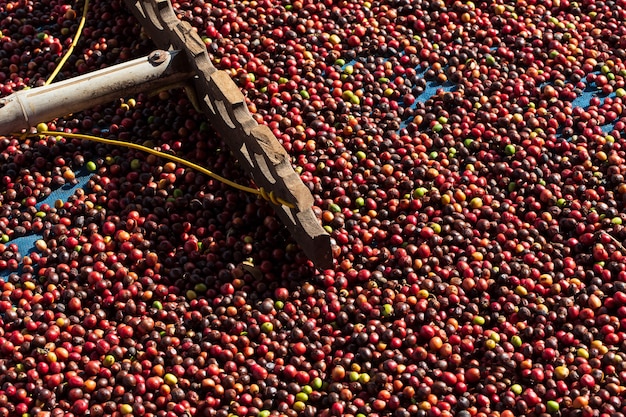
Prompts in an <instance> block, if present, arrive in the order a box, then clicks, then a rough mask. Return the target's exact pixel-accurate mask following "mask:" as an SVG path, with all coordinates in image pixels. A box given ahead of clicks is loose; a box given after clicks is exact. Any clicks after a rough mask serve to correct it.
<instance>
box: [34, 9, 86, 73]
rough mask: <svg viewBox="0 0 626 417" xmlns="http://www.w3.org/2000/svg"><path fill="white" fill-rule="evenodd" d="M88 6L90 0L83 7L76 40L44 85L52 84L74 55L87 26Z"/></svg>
mask: <svg viewBox="0 0 626 417" xmlns="http://www.w3.org/2000/svg"><path fill="white" fill-rule="evenodd" d="M88 7H89V0H85V7H84V8H83V15H82V16H81V18H80V22H79V23H78V30H77V31H76V36H75V37H74V40H73V41H72V43H71V44H70V47H69V49H68V50H67V52H65V55H63V58H61V61H59V65H57V67H56V68H55V70H54V71H53V72H52V74H51V75H50V77H48V79H47V80H46V82H45V84H44V85H48V84H50V83H51V82H52V80H54V79H55V78H56V76H57V75H58V74H59V72H60V71H61V69H62V68H63V66H64V65H65V62H66V61H67V60H68V58H69V57H70V55H72V53H73V52H74V48H75V47H76V44H77V43H78V39H80V35H81V34H82V32H83V27H84V26H85V21H86V20H87V8H88Z"/></svg>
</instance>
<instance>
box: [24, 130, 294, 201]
mask: <svg viewBox="0 0 626 417" xmlns="http://www.w3.org/2000/svg"><path fill="white" fill-rule="evenodd" d="M55 133H58V135H59V136H62V137H66V138H70V139H83V140H89V141H92V142H99V143H104V144H107V145H116V146H123V147H126V148H131V149H135V150H138V151H142V152H146V153H148V154H151V155H154V156H158V157H160V158H163V159H169V160H170V161H174V162H178V163H179V164H182V165H186V166H188V167H190V168H193V169H195V170H197V171H200V172H201V173H203V174H205V175H207V176H209V177H211V178H213V179H216V180H218V181H220V182H223V183H224V184H227V185H230V186H231V187H233V188H236V189H238V190H241V191H245V192H247V193H252V194H256V195H258V196H260V197H261V198H263V199H264V200H267V201H269V202H270V203H273V204H275V205H281V204H282V205H283V206H286V207H289V208H294V207H295V205H294V204H292V203H290V202H288V201H286V200H284V199H282V198H280V197H278V196H276V195H275V194H274V191H270V192H267V191H266V190H265V189H264V188H263V187H260V188H258V189H256V188H250V187H246V186H244V185H240V184H237V183H236V182H233V181H231V180H228V179H226V178H224V177H222V176H220V175H218V174H216V173H214V172H213V171H210V170H208V169H207V168H204V167H203V166H200V165H198V164H195V163H193V162H190V161H187V160H186V159H183V158H180V157H178V156H175V155H170V154H167V153H164V152H161V151H157V150H156V149H152V148H148V147H146V146H143V145H138V144H136V143H132V142H123V141H119V140H115V139H105V138H100V137H97V136H92V135H85V134H82V133H63V132H53V131H50V132H48V131H41V132H39V133H35V134H26V135H20V134H14V136H21V137H22V138H25V137H37V136H39V135H54V134H55Z"/></svg>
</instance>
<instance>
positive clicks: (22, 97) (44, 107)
mask: <svg viewBox="0 0 626 417" xmlns="http://www.w3.org/2000/svg"><path fill="white" fill-rule="evenodd" d="M193 75H194V74H193V72H192V71H191V69H190V68H189V65H188V63H187V57H186V55H185V54H184V53H179V51H162V50H157V51H154V52H152V53H151V54H150V55H148V56H146V57H143V58H139V59H135V60H132V61H128V62H125V63H122V64H118V65H114V66H112V67H108V68H104V69H101V70H98V71H94V72H91V73H88V74H84V75H81V76H79V77H76V78H71V79H68V80H65V81H59V82H57V83H53V84H50V85H46V86H43V87H37V88H33V89H28V90H22V91H18V92H16V93H13V94H11V95H10V96H8V97H4V98H0V134H1V135H7V134H10V133H14V132H19V131H21V130H22V129H27V128H29V127H31V126H35V125H37V124H38V123H41V122H47V121H50V120H53V119H56V118H58V117H63V116H66V115H68V114H71V113H76V112H80V111H83V110H86V109H90V108H93V107H95V106H97V105H100V104H106V103H109V102H112V101H114V100H116V99H118V98H120V97H128V96H132V95H135V94H138V93H140V92H142V91H150V90H156V89H161V88H165V87H167V86H169V85H173V84H177V83H180V82H182V81H184V80H186V79H189V78H191V77H192V76H193Z"/></svg>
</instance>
